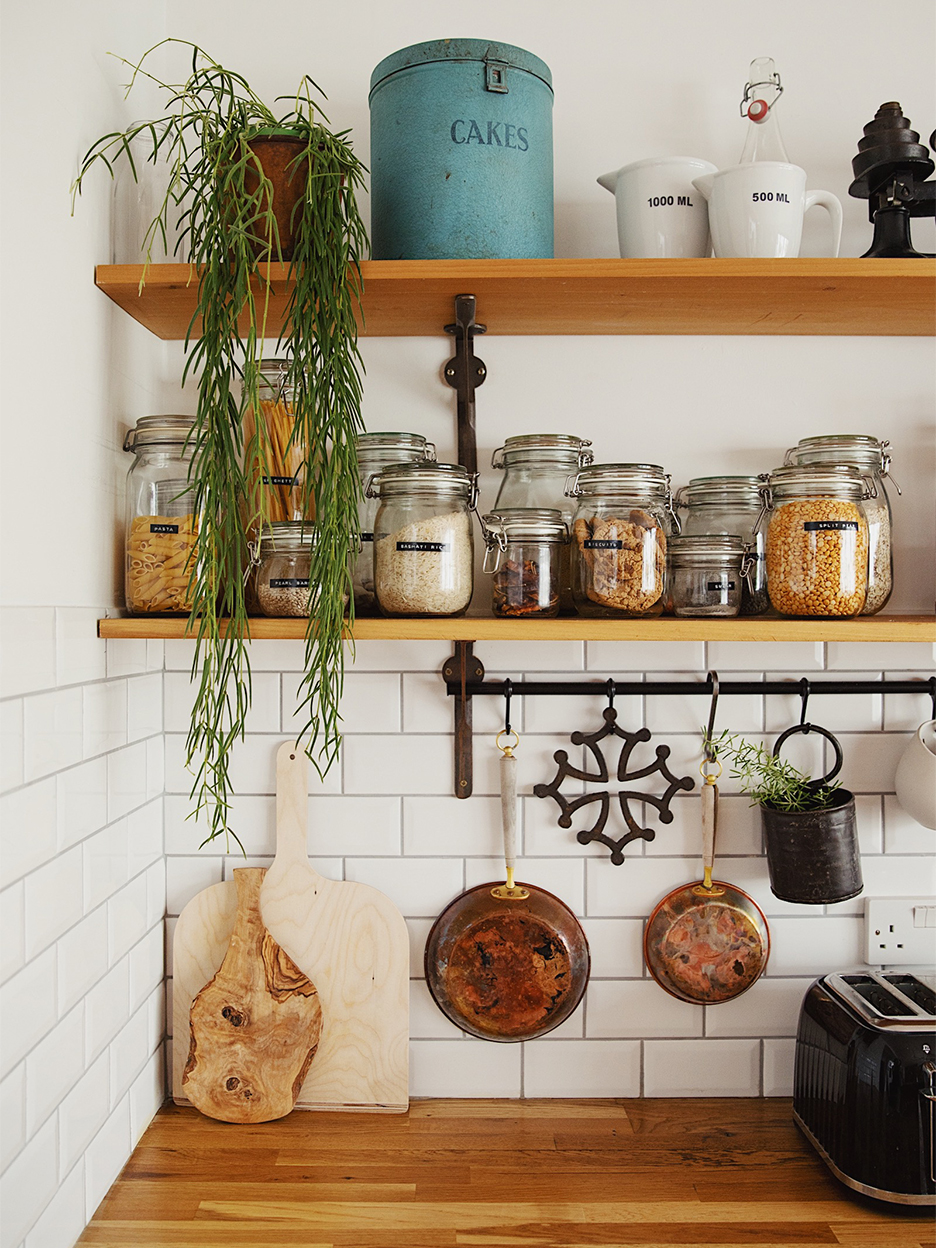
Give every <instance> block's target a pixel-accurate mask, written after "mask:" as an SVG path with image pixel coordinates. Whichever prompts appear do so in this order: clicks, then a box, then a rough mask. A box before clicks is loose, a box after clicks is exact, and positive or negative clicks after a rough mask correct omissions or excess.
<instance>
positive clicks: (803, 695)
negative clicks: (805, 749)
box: [799, 676, 812, 735]
mask: <svg viewBox="0 0 936 1248" xmlns="http://www.w3.org/2000/svg"><path fill="white" fill-rule="evenodd" d="M809 694H810V688H809V681H808V680H807V679H806V677H805V676H802V677H801V678H800V682H799V696H800V717H799V726H800V728H801V729H802V730H803V734H804V735H805V734H806V733H808V732H809V730H810V728H812V724H807V723H806V703H807V702H808V701H809Z"/></svg>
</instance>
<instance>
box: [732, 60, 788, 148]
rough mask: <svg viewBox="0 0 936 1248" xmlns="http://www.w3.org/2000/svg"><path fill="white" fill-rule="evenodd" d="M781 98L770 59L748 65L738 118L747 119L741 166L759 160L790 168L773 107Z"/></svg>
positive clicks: (775, 71) (777, 79) (776, 74)
mask: <svg viewBox="0 0 936 1248" xmlns="http://www.w3.org/2000/svg"><path fill="white" fill-rule="evenodd" d="M782 94H783V86H782V84H781V82H780V75H779V74H778V73H777V68H776V66H775V65H774V63H773V57H770V56H759V57H757V58H756V59H755V60H753V61H751V69H750V73H749V77H748V81H747V82H746V83H745V84H744V99H743V100H742V101H741V116H742V117H747V119H748V132H747V137H746V138H745V140H744V150H743V151H742V153H741V160H740V162H739V163H740V164H742V165H749V164H753V163H754V162H755V161H761V160H776V161H782V162H783V164H785V165H788V164H790V158H789V156H788V155H787V153H786V148H785V147H784V145H783V136H782V135H781V133H780V122H779V121H778V119H777V109H776V104H777V101H778V100H779V99H780V96H781V95H782Z"/></svg>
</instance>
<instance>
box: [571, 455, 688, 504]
mask: <svg viewBox="0 0 936 1248" xmlns="http://www.w3.org/2000/svg"><path fill="white" fill-rule="evenodd" d="M669 486H670V478H669V473H668V472H665V471H664V470H663V469H662V468H661V467H660V465H659V464H592V465H591V467H589V468H583V469H582V470H581V471H580V472H577V473H576V474H575V476H574V477H572V478H570V479H569V481H568V482H566V490H565V492H566V495H567V496H568V497H569V498H579V497H581V496H582V495H602V494H610V495H615V496H621V497H625V498H640V499H644V498H650V499H660V500H668V499H669V497H670V488H669Z"/></svg>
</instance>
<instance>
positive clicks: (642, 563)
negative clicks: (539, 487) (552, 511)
mask: <svg viewBox="0 0 936 1248" xmlns="http://www.w3.org/2000/svg"><path fill="white" fill-rule="evenodd" d="M566 493H567V494H568V496H569V497H570V498H577V499H578V500H579V504H578V508H577V510H576V512H575V517H574V519H573V522H572V542H571V547H572V593H573V595H574V597H575V605H576V608H577V609H578V611H579V613H580V614H581V615H587V616H622V615H627V616H634V615H650V614H654V615H658V614H659V613H660V612H661V611H662V610H663V591H664V581H665V573H666V539H667V536H668V534H669V533H673V532H678V531H679V523H678V521H677V520H676V516H675V513H674V512H673V496H672V493H671V491H670V479H669V474H668V473H666V472H664V471H663V469H662V468H660V467H659V465H657V464H593V465H592V466H591V467H589V468H583V469H582V470H581V471H580V472H578V473H576V475H575V476H574V477H573V478H572V479H571V480H570V481H569V483H568V488H567V491H566Z"/></svg>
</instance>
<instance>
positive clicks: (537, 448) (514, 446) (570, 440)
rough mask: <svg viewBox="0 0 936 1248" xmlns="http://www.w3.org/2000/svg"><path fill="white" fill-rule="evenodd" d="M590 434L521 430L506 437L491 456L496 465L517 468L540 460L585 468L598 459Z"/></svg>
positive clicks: (493, 466)
mask: <svg viewBox="0 0 936 1248" xmlns="http://www.w3.org/2000/svg"><path fill="white" fill-rule="evenodd" d="M590 446H591V442H590V441H589V440H588V439H587V438H577V437H575V435H574V434H571V433H520V434H517V435H516V436H515V437H513V438H506V439H505V441H504V445H503V446H499V447H498V448H497V450H496V451H495V452H494V454H493V455H492V456H491V467H492V468H516V467H518V466H519V465H520V464H533V463H537V462H538V461H545V462H546V463H550V464H556V465H559V466H561V467H564V468H584V467H585V465H586V464H590V463H591V462H592V461H593V460H594V458H595V457H594V455H593V454H592V453H591V451H590V450H589V449H588V448H589V447H590Z"/></svg>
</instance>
